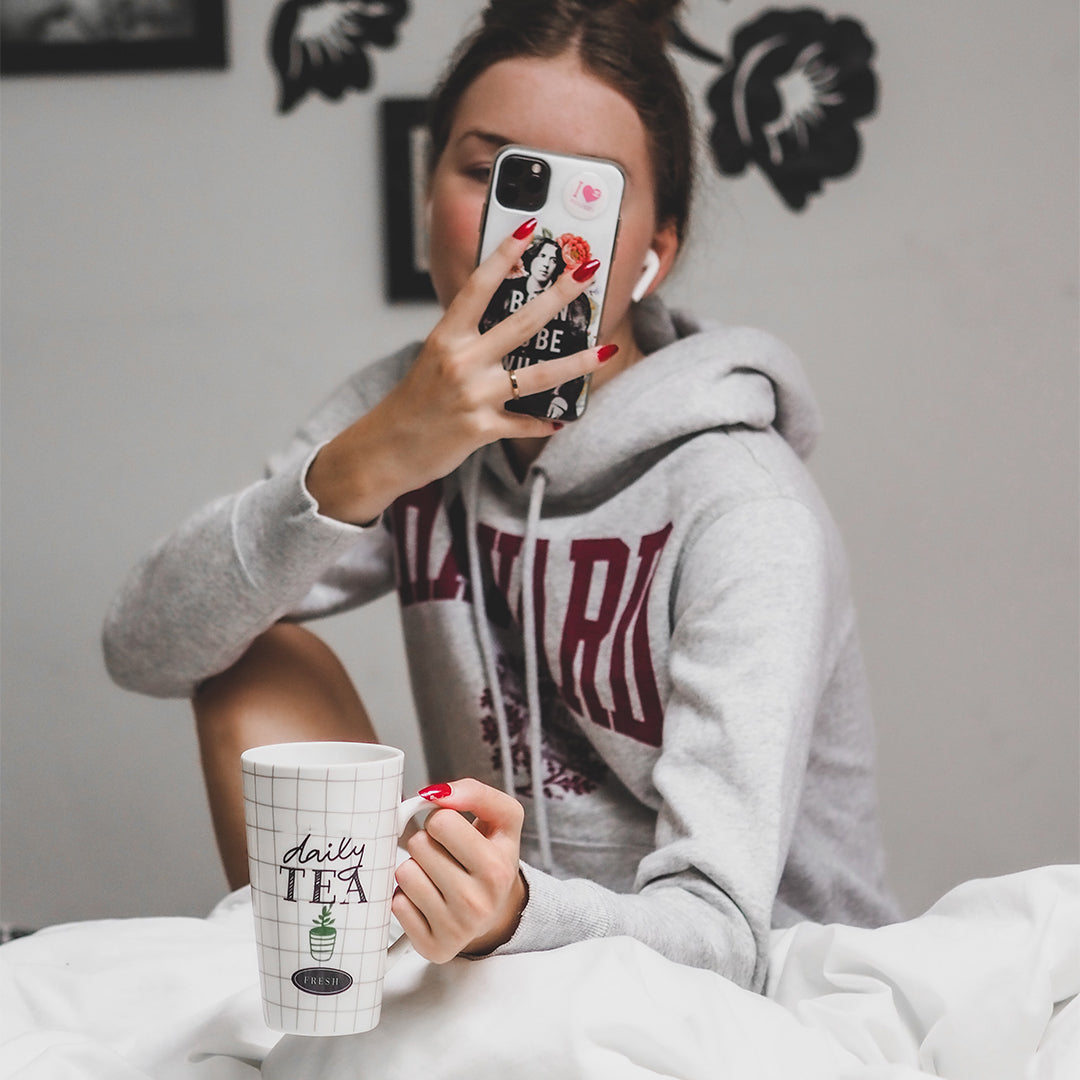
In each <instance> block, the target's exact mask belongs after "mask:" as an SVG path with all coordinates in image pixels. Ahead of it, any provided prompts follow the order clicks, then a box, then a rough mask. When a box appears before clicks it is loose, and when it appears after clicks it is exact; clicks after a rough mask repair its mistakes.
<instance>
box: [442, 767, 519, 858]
mask: <svg viewBox="0 0 1080 1080" xmlns="http://www.w3.org/2000/svg"><path fill="white" fill-rule="evenodd" d="M421 794H422V795H423V796H424V797H425V798H426V799H428V801H429V802H433V803H435V805H436V806H442V807H446V808H448V809H450V810H458V811H460V812H461V813H463V814H472V815H473V817H475V818H476V820H475V822H473V824H472V826H471V827H472V828H475V829H478V830H479V831H480V833H481V835H482V836H486V837H488V838H489V839H510V840H512V841H513V842H514V843H515V844H516V843H517V842H518V840H519V839H520V837H521V826H522V824H523V823H524V821H525V810H524V808H523V807H522V805H521V803H519V802H518V801H517V799H515V798H514V797H513V796H512V795H507V793H506V792H505V791H500V790H499V789H498V788H494V787H492V786H491V785H490V784H484V783H481V782H480V781H479V780H473V779H470V778H466V779H463V780H455V781H454V782H453V784H439V785H436V786H435V787H431V788H425V789H424V791H422V792H421Z"/></svg>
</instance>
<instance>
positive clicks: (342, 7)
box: [269, 0, 409, 113]
mask: <svg viewBox="0 0 1080 1080" xmlns="http://www.w3.org/2000/svg"><path fill="white" fill-rule="evenodd" d="M408 14H409V2H408V0H285V2H284V3H282V4H279V5H278V8H277V12H276V14H275V15H274V21H273V23H272V25H271V29H270V42H269V48H270V60H271V63H272V64H273V65H274V68H275V70H276V71H277V76H278V112H282V113H286V112H288V111H289V110H290V109H292V108H294V107H295V106H296V104H297V103H298V102H299V101H301V100H302V99H303V97H304V96H305V95H306V94H307V93H308V92H309V91H310V90H317V91H318V92H319V93H320V94H322V95H323V97H326V98H329V99H330V100H331V101H338V100H340V99H341V97H342V95H344V93H345V92H346V91H347V90H366V89H367V88H368V87H369V86H370V85H371V77H372V72H371V61H370V60H369V59H368V56H367V53H366V52H365V50H364V46H365V45H374V46H377V47H379V48H383V49H388V48H391V47H393V46H394V45H395V44H397V31H398V27H399V25H400V24H401V23H402V21H403V20H404V19H405V18H406V17H407V16H408Z"/></svg>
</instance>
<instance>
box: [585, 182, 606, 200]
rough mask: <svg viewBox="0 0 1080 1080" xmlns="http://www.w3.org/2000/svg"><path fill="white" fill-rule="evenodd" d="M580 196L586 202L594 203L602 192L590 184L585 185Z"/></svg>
mask: <svg viewBox="0 0 1080 1080" xmlns="http://www.w3.org/2000/svg"><path fill="white" fill-rule="evenodd" d="M581 195H582V197H583V198H584V200H585V201H586V202H596V200H597V199H599V198H600V196H601V195H603V192H602V191H601V190H600V189H599V188H594V187H593V186H592V184H586V185H585V186H584V187H583V188H582V189H581Z"/></svg>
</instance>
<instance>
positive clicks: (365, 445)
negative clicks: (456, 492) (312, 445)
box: [307, 222, 600, 523]
mask: <svg viewBox="0 0 1080 1080" xmlns="http://www.w3.org/2000/svg"><path fill="white" fill-rule="evenodd" d="M533 227H535V222H534V223H533ZM521 231H522V230H521V229H519V230H518V233H520V232H521ZM518 233H515V234H514V235H512V236H508V237H507V238H506V239H505V240H504V241H503V242H502V244H500V245H499V247H498V248H496V250H495V251H494V252H493V253H492V254H491V255H490V256H489V257H488V258H487V259H485V260H484V261H483V262H482V263H481V264H480V265H479V266H478V267H477V268H476V269H475V270H474V271H473V273H472V275H471V276H470V277H469V279H468V281H467V282H466V283H465V285H464V286H463V287H462V289H461V291H460V292H459V293H458V294H457V296H455V297H454V300H453V302H452V303H451V304H450V306H449V307H448V308H447V310H446V312H445V314H444V315H443V317H442V318H441V319H440V320H439V322H438V323H437V324H436V326H435V328H434V329H433V330H432V331H431V333H430V334H429V335H428V337H427V340H426V341H425V342H424V345H423V347H422V348H421V350H420V354H419V356H418V357H417V359H416V361H415V362H414V363H413V365H412V367H411V368H410V370H409V372H408V374H407V375H406V376H405V378H404V379H402V381H401V382H400V383H399V384H398V385H397V386H396V387H395V388H394V389H393V390H392V391H391V392H390V393H389V394H388V395H387V396H386V398H384V399H383V400H382V401H381V402H380V403H379V404H378V405H376V406H375V408H374V409H372V410H371V411H370V412H369V413H367V414H366V415H365V416H362V417H361V418H360V419H359V420H357V421H356V422H355V423H354V424H352V425H351V426H350V427H348V428H346V429H345V430H344V431H343V432H341V434H340V435H338V436H337V437H336V438H335V439H333V440H331V441H330V442H329V443H327V445H326V446H324V447H323V448H322V450H321V451H320V452H319V454H318V455H317V456H316V458H315V460H314V462H313V463H312V466H311V469H310V470H309V473H308V477H307V483H308V490H309V491H310V492H311V494H312V496H313V497H314V498H315V500H316V501H317V502H318V504H319V510H320V511H321V512H322V513H323V514H326V515H327V516H330V517H335V518H338V519H339V520H342V521H351V522H356V523H364V522H369V521H373V520H375V519H376V518H377V517H378V516H379V515H380V514H381V513H382V512H383V510H385V509H386V507H387V506H389V505H390V503H392V502H393V501H394V499H396V498H397V497H398V496H399V495H403V494H404V493H405V492H407V491H414V490H416V489H417V488H420V487H423V486H424V485H426V484H428V483H430V482H431V481H432V480H436V479H439V478H441V477H443V476H446V475H447V474H448V473H450V472H452V471H453V470H454V469H455V468H456V467H457V466H458V465H460V464H461V463H462V462H463V461H464V460H465V459H466V458H467V457H468V456H469V455H470V454H471V453H473V451H475V450H478V449H479V448H480V447H481V446H485V445H487V444H488V443H491V442H495V441H496V440H498V439H505V438H510V439H513V438H535V437H537V436H545V435H550V434H551V433H552V431H553V430H555V428H556V425H555V424H553V422H552V421H550V420H539V419H536V418H534V417H530V416H522V415H520V414H518V413H511V412H508V411H507V410H506V409H505V408H504V407H503V405H504V403H505V402H506V401H507V400H508V399H509V398H510V397H511V396H512V391H511V385H510V379H509V376H508V374H507V372H506V370H505V369H504V368H503V366H502V357H503V356H504V355H506V354H507V353H509V352H512V351H513V350H514V349H515V348H517V347H518V346H519V345H521V344H522V342H525V341H527V340H528V339H529V338H530V337H532V336H533V335H534V334H535V333H537V331H539V330H540V329H541V328H542V327H543V326H544V325H545V324H546V323H547V322H548V321H549V320H550V319H552V318H553V317H554V316H555V315H556V314H557V313H558V312H559V311H561V310H562V309H563V308H564V307H566V305H567V304H568V303H570V301H571V300H573V299H574V298H575V297H577V296H579V295H580V294H581V293H582V292H584V290H585V288H586V286H587V285H588V282H589V280H590V279H591V278H592V276H593V275H594V274H595V273H596V270H597V268H598V266H599V264H598V263H595V262H593V263H589V264H585V265H584V266H583V267H581V268H579V269H578V270H577V271H576V272H575V273H574V274H571V273H564V274H561V275H560V276H559V278H558V280H557V281H556V282H555V283H554V284H553V285H552V286H551V288H549V289H547V290H546V291H545V292H543V293H541V294H540V295H539V296H537V297H535V298H534V299H532V300H530V301H529V303H527V304H525V305H524V306H523V307H522V308H520V309H519V310H518V311H516V312H514V313H513V314H512V315H510V316H508V317H507V318H506V319H503V320H502V321H501V322H499V323H497V324H496V325H495V326H493V327H492V328H491V329H490V330H488V331H487V332H486V333H484V334H481V333H480V331H479V328H478V327H479V323H480V319H481V317H482V316H483V314H484V310H485V309H486V307H487V305H488V303H489V302H490V300H491V297H492V296H493V295H494V293H495V290H496V289H497V288H498V286H499V284H500V283H501V282H502V281H503V280H504V279H505V278H506V277H507V276H508V275H509V274H510V272H511V270H512V268H513V267H514V265H515V264H516V263H517V261H518V259H519V258H520V257H521V255H522V253H523V252H524V251H525V249H526V248H527V247H528V246H529V241H530V237H531V235H532V234H531V233H527V234H526V235H524V236H519V235H518ZM583 271H584V272H583ZM575 274H576V275H577V276H575ZM597 352H598V350H597V349H586V350H584V351H583V352H580V353H575V354H573V355H572V356H563V357H559V358H557V359H554V360H548V361H546V362H544V363H543V364H534V365H532V366H531V367H527V368H522V369H520V370H519V371H517V372H515V376H516V378H517V381H518V387H519V393H520V394H521V395H522V396H526V395H528V394H536V393H540V392H541V391H544V390H550V389H552V388H553V387H556V386H559V385H561V384H562V383H565V382H569V381H570V380H571V379H575V378H577V377H578V376H580V375H584V374H586V373H588V372H591V371H593V370H595V369H596V367H597V366H598V364H599V363H600V361H599V360H598V358H597Z"/></svg>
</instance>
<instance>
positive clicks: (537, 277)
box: [529, 243, 559, 285]
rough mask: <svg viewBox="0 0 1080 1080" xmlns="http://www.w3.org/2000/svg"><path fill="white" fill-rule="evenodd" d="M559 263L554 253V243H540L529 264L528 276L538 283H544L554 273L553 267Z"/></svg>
mask: <svg viewBox="0 0 1080 1080" xmlns="http://www.w3.org/2000/svg"><path fill="white" fill-rule="evenodd" d="M558 265H559V258H558V256H557V255H556V254H555V245H554V244H553V243H546V244H543V245H541V247H540V250H539V251H538V252H537V253H536V254H535V255H534V256H533V261H532V263H530V265H529V277H531V278H532V279H533V281H535V282H537V283H538V284H540V285H546V284H547V283H548V282H549V281H550V280H551V275H552V274H554V273H555V267H557V266H558Z"/></svg>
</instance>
